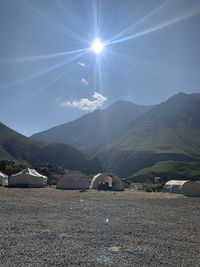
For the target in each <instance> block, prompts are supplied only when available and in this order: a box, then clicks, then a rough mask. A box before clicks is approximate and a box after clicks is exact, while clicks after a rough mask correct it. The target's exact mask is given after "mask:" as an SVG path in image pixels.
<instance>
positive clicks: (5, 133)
mask: <svg viewBox="0 0 200 267" xmlns="http://www.w3.org/2000/svg"><path fill="white" fill-rule="evenodd" d="M5 159H8V160H16V161H20V162H27V163H30V164H34V165H35V164H36V165H37V164H41V163H47V162H48V163H54V164H57V165H59V166H62V167H64V168H67V169H75V170H80V171H83V172H85V173H96V172H98V171H100V170H101V166H100V163H99V162H98V160H96V159H93V160H89V159H88V158H87V156H86V155H84V154H83V153H82V152H80V151H78V150H77V149H75V148H73V147H72V146H69V145H65V144H48V143H45V142H37V141H34V140H31V139H29V138H27V137H25V136H23V135H21V134H19V133H17V132H15V131H13V130H12V129H10V128H8V127H7V126H5V125H4V124H2V123H0V160H5Z"/></svg>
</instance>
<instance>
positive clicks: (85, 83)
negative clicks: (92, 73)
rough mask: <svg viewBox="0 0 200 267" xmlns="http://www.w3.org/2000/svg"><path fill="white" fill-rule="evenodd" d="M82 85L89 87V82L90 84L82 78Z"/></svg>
mask: <svg viewBox="0 0 200 267" xmlns="http://www.w3.org/2000/svg"><path fill="white" fill-rule="evenodd" d="M81 84H83V85H88V84H89V82H88V81H87V80H86V79H85V78H82V79H81Z"/></svg>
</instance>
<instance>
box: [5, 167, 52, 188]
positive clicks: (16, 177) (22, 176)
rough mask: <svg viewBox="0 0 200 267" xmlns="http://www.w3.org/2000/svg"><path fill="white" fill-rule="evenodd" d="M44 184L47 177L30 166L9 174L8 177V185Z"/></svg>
mask: <svg viewBox="0 0 200 267" xmlns="http://www.w3.org/2000/svg"><path fill="white" fill-rule="evenodd" d="M46 184H47V177H46V176H44V175H41V174H39V173H38V172H37V171H36V170H35V169H30V168H27V169H24V170H22V171H21V172H19V173H17V174H13V175H11V176H10V179H9V186H15V187H44V186H45V185H46Z"/></svg>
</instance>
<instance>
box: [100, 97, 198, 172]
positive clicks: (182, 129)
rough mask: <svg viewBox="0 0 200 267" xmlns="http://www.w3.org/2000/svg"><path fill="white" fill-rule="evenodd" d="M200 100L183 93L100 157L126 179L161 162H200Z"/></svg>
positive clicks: (145, 117) (136, 123) (136, 124)
mask: <svg viewBox="0 0 200 267" xmlns="http://www.w3.org/2000/svg"><path fill="white" fill-rule="evenodd" d="M199 114H200V98H199V97H198V96H195V95H187V94H183V93H179V94H177V95H175V96H174V97H172V98H170V99H169V100H167V101H166V102H163V103H161V104H160V105H158V106H155V107H153V108H152V109H151V110H149V111H148V112H146V113H145V114H143V115H142V116H140V117H139V118H138V119H137V120H135V121H134V122H133V123H132V124H131V125H130V126H129V130H128V131H127V132H126V133H125V134H124V135H122V136H121V137H120V138H119V139H117V140H115V141H114V142H113V143H112V144H110V147H109V148H108V149H107V150H106V151H104V152H103V153H101V154H100V155H99V157H100V159H101V160H102V162H103V165H104V167H105V168H106V169H108V170H112V171H114V172H116V173H119V174H121V175H123V176H129V175H132V174H134V173H136V172H137V171H139V170H141V169H143V168H146V167H150V166H152V165H154V164H156V163H157V162H159V161H163V160H165V161H166V160H167V161H168V160H175V161H186V162H190V161H199V160H200V115H199Z"/></svg>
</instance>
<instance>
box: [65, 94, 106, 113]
mask: <svg viewBox="0 0 200 267" xmlns="http://www.w3.org/2000/svg"><path fill="white" fill-rule="evenodd" d="M92 97H93V100H90V99H88V98H81V99H80V100H73V101H65V102H64V103H62V106H65V107H72V108H78V109H80V110H84V111H94V110H95V109H97V108H100V107H102V106H103V104H104V103H105V101H106V100H107V98H106V97H105V96H103V95H102V94H100V93H98V92H94V94H93V95H92Z"/></svg>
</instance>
